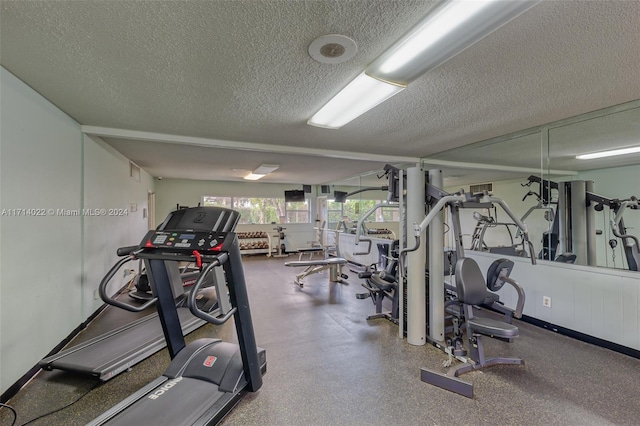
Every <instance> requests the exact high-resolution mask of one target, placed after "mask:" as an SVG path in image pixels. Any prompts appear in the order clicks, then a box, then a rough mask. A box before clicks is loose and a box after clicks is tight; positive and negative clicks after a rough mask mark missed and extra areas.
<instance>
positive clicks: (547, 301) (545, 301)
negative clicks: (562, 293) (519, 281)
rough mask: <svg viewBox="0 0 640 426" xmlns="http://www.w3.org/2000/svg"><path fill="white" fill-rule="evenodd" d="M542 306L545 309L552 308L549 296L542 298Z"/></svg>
mask: <svg viewBox="0 0 640 426" xmlns="http://www.w3.org/2000/svg"><path fill="white" fill-rule="evenodd" d="M542 306H544V307H545V308H550V307H551V298H550V297H549V296H542Z"/></svg>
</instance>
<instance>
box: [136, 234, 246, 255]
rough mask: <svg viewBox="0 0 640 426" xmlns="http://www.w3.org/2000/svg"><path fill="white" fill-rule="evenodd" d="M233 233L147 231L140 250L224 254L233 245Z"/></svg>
mask: <svg viewBox="0 0 640 426" xmlns="http://www.w3.org/2000/svg"><path fill="white" fill-rule="evenodd" d="M234 237H235V234H234V233H233V232H211V231H209V232H202V231H190V230H164V231H149V233H148V234H147V235H146V236H145V237H144V239H143V240H142V243H141V244H140V248H153V249H162V250H163V251H165V252H174V253H189V254H191V253H192V252H193V251H194V250H197V251H200V252H216V253H218V252H224V251H228V250H229V247H230V246H231V244H233V241H234V239H235V238H234Z"/></svg>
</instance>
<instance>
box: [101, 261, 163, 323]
mask: <svg viewBox="0 0 640 426" xmlns="http://www.w3.org/2000/svg"><path fill="white" fill-rule="evenodd" d="M133 259H135V257H134V256H127V257H125V258H122V259H120V260H119V261H118V262H116V264H115V265H113V267H112V268H111V269H110V270H109V272H107V275H105V276H104V278H103V279H102V281H100V285H99V286H98V292H99V294H100V298H101V299H102V300H103V301H104V302H105V303H107V304H109V305H112V306H116V307H118V308H121V309H124V310H126V311H130V312H142V311H144V310H145V309H147V308H148V307H149V306H152V305H153V304H155V303H156V301H157V300H158V298H157V297H154V298H153V299H150V300H149V301H147V302H145V303H143V304H142V305H140V306H136V305H131V304H129V303H124V302H121V301H119V300H117V299H114V298H113V297H111V296H109V295H108V294H107V284H108V283H109V281H111V279H112V278H113V276H114V275H115V274H116V272H118V271H119V270H120V268H121V267H122V265H124V264H125V263H127V262H130V261H132V260H133Z"/></svg>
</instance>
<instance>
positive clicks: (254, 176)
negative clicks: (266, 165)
mask: <svg viewBox="0 0 640 426" xmlns="http://www.w3.org/2000/svg"><path fill="white" fill-rule="evenodd" d="M265 176H266V175H261V174H257V173H249V174H248V175H246V176H245V177H243V179H246V180H258V179H262V178H263V177H265Z"/></svg>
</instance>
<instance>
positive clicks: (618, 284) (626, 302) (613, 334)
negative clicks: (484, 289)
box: [466, 251, 640, 350]
mask: <svg viewBox="0 0 640 426" xmlns="http://www.w3.org/2000/svg"><path fill="white" fill-rule="evenodd" d="M466 255H467V256H468V257H471V258H473V259H475V260H476V261H477V262H478V265H479V266H480V269H481V270H482V271H487V269H488V268H489V265H490V264H491V262H493V261H494V260H495V259H497V258H498V257H501V256H498V255H495V254H491V253H486V252H477V251H467V253H466ZM510 259H511V260H513V261H514V263H515V266H514V268H513V272H512V273H511V277H512V278H513V279H515V280H516V281H517V282H518V283H519V284H520V285H521V286H522V287H523V289H524V292H525V295H526V302H525V305H524V314H525V315H528V316H530V317H533V318H537V319H539V320H542V321H546V322H548V323H551V324H554V325H559V326H561V327H564V328H567V329H570V330H574V331H578V332H580V333H584V334H587V335H589V336H593V337H597V338H599V339H603V340H607V341H609V342H613V343H617V344H619V345H622V346H626V347H629V348H632V349H635V350H640V312H639V311H640V307H639V306H638V297H640V283H639V280H638V274H639V273H638V272H633V271H621V270H616V269H608V268H597V267H589V266H579V265H567V264H563V263H558V262H547V261H538V264H537V265H532V264H531V262H530V261H529V259H525V258H517V257H511V258H510ZM485 274H486V272H485ZM544 296H546V297H550V298H551V307H545V306H543V303H542V300H543V297H544ZM500 298H501V299H502V300H503V301H504V302H505V304H506V305H507V306H511V307H515V304H516V296H515V291H513V290H512V289H511V287H510V286H508V285H505V286H504V287H503V289H502V290H500Z"/></svg>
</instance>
